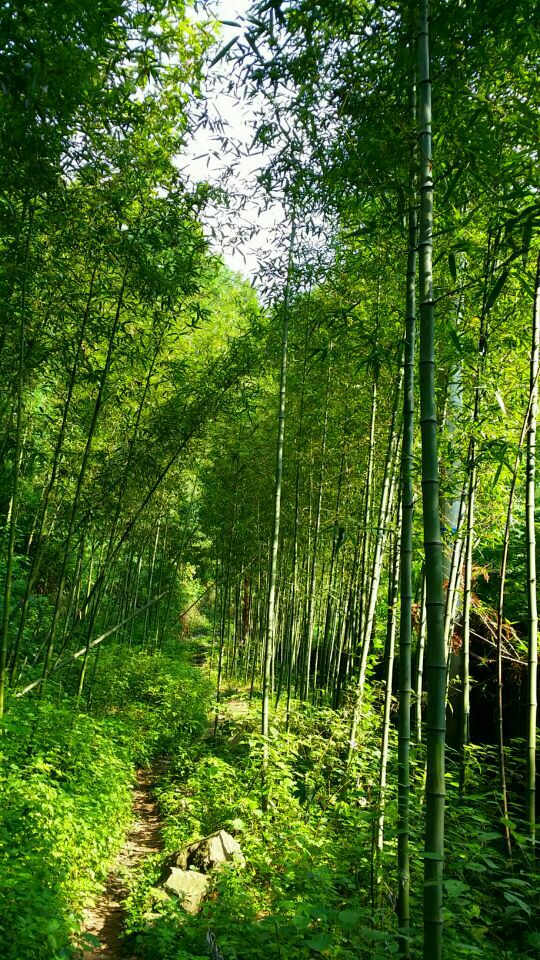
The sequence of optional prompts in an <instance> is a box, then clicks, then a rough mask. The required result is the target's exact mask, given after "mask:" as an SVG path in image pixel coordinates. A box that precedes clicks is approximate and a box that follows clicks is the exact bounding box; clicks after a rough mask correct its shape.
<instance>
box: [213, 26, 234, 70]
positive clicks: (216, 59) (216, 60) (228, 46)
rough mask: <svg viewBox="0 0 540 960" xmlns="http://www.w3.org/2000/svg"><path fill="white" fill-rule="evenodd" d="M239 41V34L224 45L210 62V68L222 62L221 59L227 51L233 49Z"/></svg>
mask: <svg viewBox="0 0 540 960" xmlns="http://www.w3.org/2000/svg"><path fill="white" fill-rule="evenodd" d="M239 39H240V34H238V35H237V36H236V37H233V38H232V40H229V42H228V43H226V44H225V46H224V47H222V48H221V50H220V51H219V53H218V54H217V55H216V56H215V57H214V59H213V60H212V61H211V62H210V66H211V67H215V65H216V63H219V61H220V60H223V57H226V56H227V54H228V52H229V50H231V49H232V47H234V45H235V43H237V42H238V40H239Z"/></svg>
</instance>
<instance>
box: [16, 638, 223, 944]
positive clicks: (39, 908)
mask: <svg viewBox="0 0 540 960" xmlns="http://www.w3.org/2000/svg"><path fill="white" fill-rule="evenodd" d="M207 694H208V690H207V687H206V684H205V682H204V679H203V677H202V674H201V671H200V670H198V669H197V668H195V667H193V666H191V665H190V664H189V662H188V658H186V657H183V658H182V659H179V657H178V651H177V650H176V651H174V652H172V653H171V654H156V655H155V656H148V655H147V654H145V653H142V652H141V651H139V650H137V649H136V648H132V649H129V648H119V649H117V650H116V651H107V650H105V649H104V650H103V651H102V652H101V655H100V660H99V667H98V670H97V671H96V675H95V679H94V685H93V691H92V706H91V709H90V710H88V709H86V708H84V709H83V707H82V704H81V703H79V704H78V703H77V701H76V699H75V698H74V697H73V696H72V695H70V693H69V689H68V690H67V691H66V690H65V689H64V691H63V692H60V691H59V690H58V689H57V688H56V689H55V688H53V687H52V685H51V688H50V689H49V690H47V691H46V692H45V694H44V696H43V697H42V698H41V699H37V698H35V697H27V698H22V699H18V700H17V699H15V700H12V701H11V702H10V704H9V710H8V712H7V714H6V716H5V717H4V720H3V736H2V741H1V752H2V764H1V767H0V956H1V957H2V960H26V958H28V960H57V958H68V957H71V956H73V953H74V947H73V944H74V942H76V941H77V938H78V935H79V931H80V924H81V915H82V910H83V908H84V906H85V905H86V904H88V903H90V902H91V901H92V900H93V899H95V897H96V895H97V894H98V892H99V890H100V887H101V885H102V884H103V881H104V879H105V877H106V875H107V872H108V870H109V868H110V866H111V863H112V862H113V860H114V858H115V856H116V854H117V852H118V850H119V848H120V847H121V845H122V842H123V839H124V837H125V833H126V830H127V827H128V825H129V821H130V818H131V789H130V788H131V785H132V783H133V778H134V771H135V768H136V767H137V766H141V765H146V764H149V763H150V762H151V761H152V760H153V759H154V758H157V757H160V756H165V755H169V754H171V753H173V752H175V751H181V750H183V749H184V744H185V742H186V741H187V740H191V739H192V738H194V737H196V736H197V735H199V734H200V733H202V731H203V730H204V729H205V726H206V708H205V704H206V697H207Z"/></svg>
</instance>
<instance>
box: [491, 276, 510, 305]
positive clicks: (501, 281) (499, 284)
mask: <svg viewBox="0 0 540 960" xmlns="http://www.w3.org/2000/svg"><path fill="white" fill-rule="evenodd" d="M508 272H509V271H508V270H503V272H502V273H501V275H500V277H498V279H497V281H496V282H495V284H494V286H493V287H492V288H491V292H490V294H489V297H488V299H487V303H486V310H491V308H492V307H493V305H494V303H495V301H496V299H497V297H498V296H499V294H500V292H501V290H502V288H503V287H504V285H505V283H506V280H507V278H508Z"/></svg>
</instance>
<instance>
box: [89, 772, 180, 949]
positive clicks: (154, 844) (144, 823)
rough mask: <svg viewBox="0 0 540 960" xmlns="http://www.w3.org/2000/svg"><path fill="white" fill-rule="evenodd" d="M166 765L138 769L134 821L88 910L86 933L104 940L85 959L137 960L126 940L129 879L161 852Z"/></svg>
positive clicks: (134, 790) (134, 792) (135, 786)
mask: <svg viewBox="0 0 540 960" xmlns="http://www.w3.org/2000/svg"><path fill="white" fill-rule="evenodd" d="M162 766H163V765H155V766H154V767H152V768H151V769H150V770H138V771H137V780H136V783H135V785H134V787H133V822H132V824H131V828H130V830H129V833H128V835H127V837H126V842H125V844H124V846H123V847H122V850H121V851H120V853H119V855H118V858H117V860H116V863H115V865H114V867H113V869H112V871H111V873H110V874H109V877H108V879H107V883H106V886H105V890H104V891H103V893H102V895H101V897H100V898H99V900H97V901H96V903H95V904H94V905H93V906H92V907H91V908H89V909H88V910H87V911H86V922H85V933H88V934H91V935H92V936H93V937H96V938H97V939H98V940H99V941H100V946H99V947H98V946H95V947H89V948H88V949H87V950H85V951H84V953H83V958H84V960H133V955H132V954H130V951H129V949H128V947H127V945H126V943H125V941H124V938H123V929H124V919H125V909H124V901H125V898H126V896H127V892H128V890H127V878H128V876H129V875H130V874H131V873H132V872H133V871H134V870H135V869H137V868H138V867H139V866H140V864H141V861H142V860H143V859H144V858H145V857H147V856H149V855H150V854H152V853H157V852H158V851H159V850H160V849H161V845H162V844H161V827H160V817H159V811H158V808H157V803H156V801H155V800H154V796H153V789H154V785H155V783H156V781H157V779H158V777H159V776H160V775H161V774H162V772H163V769H162Z"/></svg>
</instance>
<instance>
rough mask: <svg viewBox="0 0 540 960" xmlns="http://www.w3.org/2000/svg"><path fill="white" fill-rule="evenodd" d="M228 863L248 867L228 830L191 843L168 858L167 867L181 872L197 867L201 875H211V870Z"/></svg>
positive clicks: (238, 846)
mask: <svg viewBox="0 0 540 960" xmlns="http://www.w3.org/2000/svg"><path fill="white" fill-rule="evenodd" d="M228 862H231V863H235V864H236V865H237V866H239V867H245V865H246V860H245V857H244V854H243V853H242V848H241V846H240V844H239V843H238V841H237V840H235V839H234V837H231V835H230V833H227V831H226V830H216V832H215V833H211V834H210V835H209V836H208V837H203V838H202V840H196V841H195V843H190V845H189V847H186V848H185V850H180V851H179V852H178V853H173V854H172V855H171V856H170V857H168V859H167V861H166V865H167V866H169V867H178V868H180V869H181V870H187V869H188V868H189V867H195V868H196V869H197V870H200V871H201V873H210V871H211V870H214V869H215V868H216V867H219V866H221V865H222V864H223V863H228Z"/></svg>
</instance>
